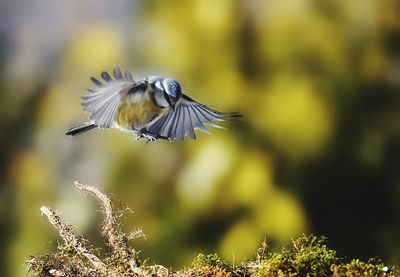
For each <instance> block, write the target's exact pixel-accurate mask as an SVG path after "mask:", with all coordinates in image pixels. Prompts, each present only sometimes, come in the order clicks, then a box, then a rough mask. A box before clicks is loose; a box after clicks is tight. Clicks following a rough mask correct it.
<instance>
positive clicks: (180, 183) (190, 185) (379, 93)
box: [0, 0, 400, 276]
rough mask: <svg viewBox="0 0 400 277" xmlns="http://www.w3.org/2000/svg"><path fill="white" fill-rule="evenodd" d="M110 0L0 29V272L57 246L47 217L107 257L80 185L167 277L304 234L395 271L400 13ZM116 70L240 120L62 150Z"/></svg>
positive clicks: (61, 7) (97, 137) (19, 18)
mask: <svg viewBox="0 0 400 277" xmlns="http://www.w3.org/2000/svg"><path fill="white" fill-rule="evenodd" d="M114 2H115V3H114ZM114 2H113V4H110V3H108V2H107V1H87V2H86V1H85V3H83V2H82V1H78V0H75V1H69V2H68V3H61V2H60V3H52V4H45V3H42V2H41V1H33V2H32V3H31V4H29V5H28V6H27V7H24V6H22V4H21V5H18V4H15V5H14V6H10V7H8V9H9V10H7V11H8V12H9V14H10V16H6V17H4V18H3V19H0V21H1V20H2V21H3V22H2V23H3V24H2V26H5V27H4V28H3V29H0V31H1V32H2V33H1V34H3V33H4V36H3V37H4V41H6V42H7V43H8V44H5V46H4V47H0V54H1V55H0V57H1V58H2V59H3V60H4V64H3V65H2V71H1V73H0V74H1V77H2V78H1V80H0V81H1V84H2V91H1V93H0V95H1V96H0V100H2V101H1V103H2V104H3V108H2V109H1V111H0V115H2V117H1V121H0V122H1V124H2V125H1V128H2V132H1V135H0V142H1V167H0V173H1V187H0V188H1V191H0V192H1V195H0V219H1V221H0V228H1V229H0V234H1V238H0V247H1V249H2V257H1V259H0V262H1V263H0V275H1V276H24V274H25V272H26V269H25V266H24V262H25V261H26V260H27V259H28V257H29V255H34V254H37V253H38V252H42V251H52V249H54V248H55V246H56V243H52V244H50V245H49V244H47V242H49V241H55V240H57V239H58V237H57V234H56V232H55V231H54V230H53V229H52V228H51V227H50V226H49V225H48V224H47V222H46V221H45V220H44V218H42V217H41V215H40V212H39V207H40V206H42V205H50V206H52V207H54V208H55V209H57V210H59V211H60V212H61V215H62V217H63V218H65V219H66V220H67V221H68V222H70V223H72V224H74V225H75V226H77V228H78V231H79V232H80V233H82V234H84V235H85V236H86V237H89V238H91V239H93V242H94V243H95V244H96V245H99V246H100V245H101V240H100V238H99V235H98V234H97V232H98V230H99V227H98V226H99V224H100V223H101V215H100V213H98V212H97V211H96V205H95V203H92V202H91V201H90V200H88V199H83V198H81V197H80V196H79V195H77V193H76V192H75V191H74V190H73V189H72V183H73V181H74V180H76V179H79V180H81V181H82V182H84V183H88V184H92V185H99V186H101V187H102V188H103V190H105V191H106V192H108V193H110V194H112V195H113V197H114V198H115V199H116V203H118V201H121V202H122V203H126V204H127V205H128V206H129V207H130V208H131V209H132V210H133V211H134V213H133V214H128V215H127V217H126V220H125V223H124V225H123V229H124V230H125V231H127V232H128V231H130V230H133V229H135V228H138V227H139V228H142V229H143V231H144V232H145V233H146V234H147V237H148V240H147V241H143V240H138V241H135V242H134V247H135V248H136V249H138V250H141V253H140V256H141V257H142V258H147V257H148V258H149V259H150V261H154V262H156V263H162V264H164V265H166V266H171V267H173V268H175V269H178V268H180V267H183V266H185V265H188V264H190V262H191V261H192V260H193V258H194V257H195V256H196V255H197V254H198V253H199V252H204V253H213V252H216V253H218V254H219V255H221V256H222V257H223V258H224V259H227V260H228V261H232V262H233V261H234V262H235V263H240V261H243V260H244V259H249V258H252V257H254V254H255V252H256V250H257V248H258V247H259V246H260V245H261V243H262V241H263V240H264V239H265V240H266V241H267V243H268V244H269V245H270V247H271V248H280V247H281V246H283V245H285V244H287V243H289V242H290V240H291V238H292V237H295V236H298V235H300V234H302V233H316V234H322V235H327V236H328V237H329V238H330V239H331V242H332V245H333V246H334V247H336V248H337V249H338V250H339V251H341V253H340V254H342V255H344V256H349V257H351V256H353V255H358V256H359V257H361V258H362V257H367V256H381V257H383V258H384V259H386V260H388V261H394V262H396V261H397V262H399V261H400V252H399V249H400V245H399V242H398V239H397V242H396V238H397V235H398V231H399V230H400V226H399V222H400V220H399V212H400V206H399V205H398V204H397V203H398V202H399V201H398V199H399V197H400V193H399V192H400V190H399V180H400V175H399V173H398V170H397V169H398V164H399V163H398V162H400V160H399V155H396V154H399V152H400V150H399V149H400V146H399V141H400V140H399V139H400V121H399V119H398V118H400V112H399V111H400V96H399V95H400V94H399V92H400V81H399V80H400V78H399V68H400V65H399V56H400V53H399V49H400V48H399V47H398V46H399V33H400V32H399V27H400V24H399V21H398V16H397V15H396V12H395V6H396V4H397V3H396V1H384V2H380V1H372V0H371V1H317V0H304V1H294V0H285V1H228V0H217V1H212V0H195V1H183V0H179V1H173V2H166V1H155V0H153V1H123V0H117V1H114ZM28 9H30V12H29V13H28V14H29V15H27V11H28ZM11 15H13V16H11ZM116 65H118V66H120V67H121V68H122V69H123V70H129V71H131V72H132V74H133V75H134V77H135V79H141V78H144V77H146V76H147V75H163V76H171V77H174V78H176V79H177V80H178V81H179V82H180V83H181V86H182V88H183V91H184V93H186V94H188V95H190V97H192V98H194V99H196V100H198V101H199V102H202V103H205V104H207V105H210V106H212V107H213V108H215V109H217V110H220V111H226V112H230V111H237V112H240V113H241V114H242V115H243V118H242V119H241V120H239V121H236V122H228V123H226V124H224V126H225V127H226V129H225V130H220V129H214V130H212V133H213V134H212V135H206V134H200V133H197V134H198V138H197V140H195V141H194V140H186V141H184V142H174V143H169V142H158V143H151V144H146V143H144V142H141V141H134V138H133V137H132V136H131V135H130V134H127V133H122V132H119V131H117V130H107V131H105V130H94V131H92V132H89V133H87V134H85V135H82V136H79V137H74V138H71V137H67V136H65V135H64V132H65V130H66V129H67V128H68V127H70V126H72V125H74V124H76V123H79V122H81V121H84V120H86V118H87V115H86V114H84V113H83V111H82V109H81V106H80V96H81V95H82V94H84V93H85V88H88V87H90V86H91V84H90V82H89V77H90V76H99V75H100V73H101V71H104V70H107V71H111V70H112V68H113V67H114V66H116ZM210 130H211V129H210ZM399 172H400V171H399ZM378 198H379V199H378ZM370 225H373V226H374V227H373V228H370ZM354 238H357V239H354Z"/></svg>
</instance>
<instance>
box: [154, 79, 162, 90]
mask: <svg viewBox="0 0 400 277" xmlns="http://www.w3.org/2000/svg"><path fill="white" fill-rule="evenodd" d="M154 85H155V86H156V88H158V89H159V90H161V91H164V88H163V87H162V85H161V82H160V81H157V82H156V83H155V84H154Z"/></svg>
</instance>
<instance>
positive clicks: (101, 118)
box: [82, 67, 141, 128]
mask: <svg viewBox="0 0 400 277" xmlns="http://www.w3.org/2000/svg"><path fill="white" fill-rule="evenodd" d="M113 76H114V79H113V78H112V77H111V76H110V74H108V73H107V72H102V73H101V77H102V78H103V79H104V81H105V83H102V82H100V81H99V80H97V79H96V78H95V77H91V78H90V79H91V80H92V82H93V83H94V84H95V85H96V88H94V89H88V91H89V92H90V94H88V95H85V96H83V97H82V106H83V109H84V110H85V111H87V112H89V113H90V117H89V118H90V120H91V121H92V122H93V123H94V124H96V125H97V126H98V127H99V128H111V127H113V125H114V122H115V118H116V113H117V111H118V107H119V105H120V101H121V99H122V98H123V97H124V96H125V95H127V94H128V92H132V90H134V89H135V88H138V89H139V87H140V85H141V84H140V83H137V82H135V81H134V79H133V78H132V75H131V74H130V73H129V72H127V71H126V72H125V74H123V73H122V72H121V70H120V69H119V68H118V67H115V68H114V70H113Z"/></svg>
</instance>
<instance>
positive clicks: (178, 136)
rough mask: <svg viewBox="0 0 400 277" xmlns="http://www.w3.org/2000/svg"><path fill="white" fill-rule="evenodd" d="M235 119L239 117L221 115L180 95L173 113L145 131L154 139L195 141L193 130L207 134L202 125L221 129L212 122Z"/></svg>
mask: <svg viewBox="0 0 400 277" xmlns="http://www.w3.org/2000/svg"><path fill="white" fill-rule="evenodd" d="M237 117H240V115H239V114H237V113H221V112H218V111H216V110H213V109H211V108H210V107H208V106H206V105H203V104H200V103H198V102H196V101H195V100H193V99H191V98H189V97H188V96H186V95H182V97H181V100H180V102H179V104H178V105H177V106H176V108H175V110H174V111H173V110H171V111H169V112H168V113H166V114H164V115H163V116H162V117H160V118H159V119H158V120H157V121H155V122H154V123H152V124H151V125H150V126H149V127H147V128H146V130H147V132H149V133H150V134H152V135H154V136H156V137H163V138H167V139H170V140H184V139H185V137H187V136H189V137H190V138H192V139H196V134H195V132H194V130H196V129H198V130H200V131H202V132H203V133H207V134H209V133H210V132H209V131H208V130H207V129H206V128H205V126H204V125H210V126H212V127H215V128H223V127H221V126H219V125H217V124H215V123H214V121H225V120H229V119H234V118H237Z"/></svg>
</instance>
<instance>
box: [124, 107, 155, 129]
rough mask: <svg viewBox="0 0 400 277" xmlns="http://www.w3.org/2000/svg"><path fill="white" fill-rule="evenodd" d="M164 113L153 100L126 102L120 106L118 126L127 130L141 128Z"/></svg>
mask: <svg viewBox="0 0 400 277" xmlns="http://www.w3.org/2000/svg"><path fill="white" fill-rule="evenodd" d="M161 113H162V109H160V108H158V107H157V106H155V105H154V104H153V103H152V102H151V101H142V102H139V103H132V102H131V103H129V102H125V103H123V104H122V105H121V106H120V107H119V108H118V118H117V123H118V126H119V127H120V128H122V129H125V130H140V129H142V128H144V127H146V126H147V124H149V123H150V122H151V121H152V120H153V119H154V118H156V117H157V116H158V115H160V114H161Z"/></svg>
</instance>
